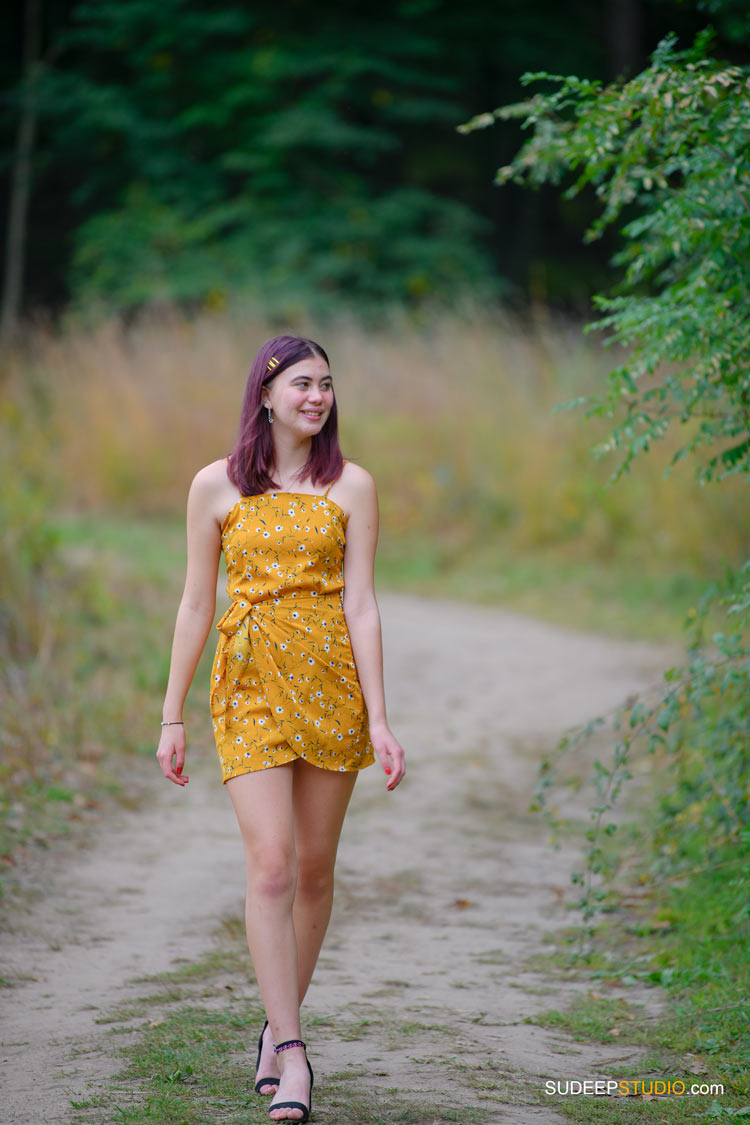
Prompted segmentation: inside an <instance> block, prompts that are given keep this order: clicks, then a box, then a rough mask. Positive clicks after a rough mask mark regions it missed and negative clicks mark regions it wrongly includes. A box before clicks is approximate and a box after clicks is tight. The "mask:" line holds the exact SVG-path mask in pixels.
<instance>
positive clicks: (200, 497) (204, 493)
mask: <svg viewBox="0 0 750 1125" xmlns="http://www.w3.org/2000/svg"><path fill="white" fill-rule="evenodd" d="M236 491H237V490H236V489H235V488H234V486H233V485H232V482H231V481H230V480H229V477H228V476H227V462H226V459H225V458H224V457H222V458H221V459H220V460H218V461H212V462H211V464H210V465H204V466H203V468H202V469H199V470H198V472H197V473H196V474H195V476H194V477H193V481H192V484H191V485H190V497H189V503H190V504H192V505H193V506H195V507H197V508H199V509H200V510H201V511H203V512H205V513H206V514H207V515H211V516H213V517H214V518H215V519H216V520H217V521H218V522H221V520H222V519H223V516H224V515H225V514H226V510H227V509H228V508H229V507H231V504H232V502H233V496H234V495H235V494H236Z"/></svg>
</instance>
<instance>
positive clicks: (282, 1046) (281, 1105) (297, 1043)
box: [268, 1039, 315, 1125]
mask: <svg viewBox="0 0 750 1125" xmlns="http://www.w3.org/2000/svg"><path fill="white" fill-rule="evenodd" d="M290 1047H301V1048H302V1050H303V1051H304V1052H305V1062H306V1063H307V1069H308V1070H309V1071H310V1104H309V1105H305V1104H304V1102H276V1104H275V1105H272V1106H271V1107H270V1109H269V1111H268V1112H269V1114H270V1112H271V1110H272V1109H299V1110H301V1111H302V1116H301V1117H272V1118H271V1120H272V1121H294V1122H295V1123H296V1125H304V1122H305V1121H309V1120H310V1111H311V1110H312V1091H313V1082H314V1081H315V1076H314V1074H313V1069H312V1067H311V1066H310V1060H309V1059H308V1057H307V1047H306V1046H305V1044H304V1043H303V1042H302V1040H301V1039H287V1040H286V1042H285V1043H277V1044H276V1046H275V1047H274V1053H275V1054H278V1053H279V1051H288V1050H289V1048H290Z"/></svg>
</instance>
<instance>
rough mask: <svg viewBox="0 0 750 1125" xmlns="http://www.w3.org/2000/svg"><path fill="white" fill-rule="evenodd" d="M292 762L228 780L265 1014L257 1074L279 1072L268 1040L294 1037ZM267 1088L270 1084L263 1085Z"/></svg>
mask: <svg viewBox="0 0 750 1125" xmlns="http://www.w3.org/2000/svg"><path fill="white" fill-rule="evenodd" d="M292 776H293V775H292V763H290V764H288V765H285V766H274V767H272V768H270V769H266V770H258V771H257V772H254V773H251V774H241V775H240V776H239V777H235V778H232V780H231V781H228V782H227V789H228V790H229V795H230V797H231V799H232V804H233V805H234V810H235V813H236V814H237V820H238V823H239V826H240V832H241V833H242V842H243V844H244V848H245V865H246V868H247V896H246V900H245V927H246V930H247V944H248V948H249V950H250V956H251V958H252V962H253V967H254V969H255V975H256V978H257V980H258V987H259V988H260V993H261V997H262V999H263V1004H264V1007H265V1009H266V1012H268V1013H269V1014H271V1015H272V1017H273V1018H272V1019H271V1018H269V1024H270V1034H269V1031H266V1034H265V1036H264V1052H263V1056H262V1058H261V1065H260V1070H259V1076H260V1077H266V1076H270V1075H276V1076H278V1075H279V1073H280V1072H279V1065H278V1062H277V1060H276V1056H275V1055H274V1054H273V1043H274V1042H276V1043H281V1042H283V1041H284V1040H285V1039H298V1038H299V1036H300V1027H299V981H298V977H297V941H296V937H295V934H294V925H293V921H292V902H293V899H294V890H295V886H296V877H297V870H296V856H295V850H294V819H293V818H294V813H293V805H292ZM263 1089H264V1090H265V1091H266V1092H267V1093H272V1092H273V1090H274V1088H273V1087H272V1086H267V1087H263Z"/></svg>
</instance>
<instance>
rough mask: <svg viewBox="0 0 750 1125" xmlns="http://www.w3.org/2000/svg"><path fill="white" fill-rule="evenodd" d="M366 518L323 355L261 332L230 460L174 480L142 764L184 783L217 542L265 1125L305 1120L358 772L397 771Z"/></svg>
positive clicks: (215, 711) (221, 674) (229, 757)
mask: <svg viewBox="0 0 750 1125" xmlns="http://www.w3.org/2000/svg"><path fill="white" fill-rule="evenodd" d="M377 527H378V508H377V497H376V493H375V486H374V483H373V480H372V477H371V476H370V474H369V473H367V472H366V471H365V470H364V469H363V468H360V466H358V465H355V464H353V463H352V462H345V461H344V460H343V458H342V456H341V451H340V449H339V444H338V437H337V412H336V399H335V396H334V391H333V381H332V378H331V372H330V370H329V365H328V357H327V356H326V353H325V352H324V351H323V349H322V348H321V347H320V345H319V344H316V343H314V342H313V341H312V340H306V339H304V338H301V337H294V336H277V337H275V338H274V339H272V340H269V341H267V343H265V344H264V345H263V347H262V348H261V349H260V351H259V352H258V355H257V356H256V358H255V360H254V362H253V365H252V368H251V371H250V375H249V378H248V381H247V387H246V390H245V398H244V402H243V407H242V415H241V419H240V427H239V436H238V439H237V443H236V445H235V447H234V449H233V450H232V453H231V454H230V455H229V457H228V458H225V459H223V460H221V461H215V462H213V464H211V465H207V466H206V467H205V468H204V469H201V470H200V472H199V473H198V474H197V475H196V477H195V479H194V481H193V483H192V486H191V488H190V494H189V497H188V508H187V541H188V563H187V576H186V579H185V590H184V593H183V595H182V601H181V602H180V608H179V611H178V613H177V622H176V625H175V632H174V641H173V645H172V662H171V668H170V674H169V683H168V686H167V692H166V697H165V701H164V714H163V720H164V721H163V723H162V736H161V740H160V743H159V749H158V751H157V758H158V760H159V764H160V766H161V769H162V772H163V773H164V776H165V777H166V778H168V779H169V780H170V781H172V782H174V783H175V784H176V785H186V784H187V783H188V777H187V775H186V774H184V773H183V768H184V763H185V733H184V726H183V724H182V708H183V704H184V701H185V697H186V695H187V692H188V688H189V686H190V683H191V681H192V678H193V675H194V673H195V669H196V666H197V664H198V659H199V657H200V654H201V652H202V650H203V646H204V644H205V641H206V638H207V636H208V633H209V630H210V628H211V623H212V621H213V618H214V612H215V607H216V582H217V573H218V565H219V557H220V554H221V551H222V550H223V551H224V555H225V559H226V564H227V592H228V594H229V596H230V598H231V599H232V604H231V606H230V608H229V610H228V611H227V613H225V615H224V616H223V617H222V619H221V621H220V622H219V624H218V629H219V630H220V632H221V635H220V638H219V643H218V647H217V650H216V657H215V660H214V666H213V671H212V676H211V714H212V716H213V721H214V731H215V735H216V745H217V749H218V753H219V760H220V763H221V769H222V775H223V779H224V781H225V782H226V784H227V789H228V791H229V795H230V797H231V799H232V803H233V805H234V809H235V812H236V814H237V820H238V821H239V826H240V831H241V833H242V838H243V842H244V847H245V859H246V866H247V903H246V914H245V918H246V925H247V940H248V946H249V949H250V954H251V957H252V961H253V965H254V968H255V974H256V977H257V980H258V985H259V988H260V993H261V996H262V999H263V1004H264V1007H265V1010H266V1014H267V1017H268V1018H267V1020H266V1023H265V1025H264V1027H263V1030H262V1032H261V1035H260V1039H259V1041H258V1060H257V1064H256V1085H255V1089H256V1090H257V1091H258V1093H261V1094H273V1095H275V1097H274V1099H273V1101H272V1102H271V1104H270V1109H269V1116H270V1117H271V1119H272V1120H274V1121H307V1120H308V1117H309V1113H310V1106H311V1102H312V1085H313V1072H312V1069H311V1067H310V1064H309V1062H308V1061H307V1055H306V1050H305V1044H304V1042H303V1041H302V1039H301V1028H300V1014H299V1009H300V1004H301V1003H302V1000H303V998H304V996H305V993H306V991H307V987H308V985H309V983H310V979H311V977H312V974H313V970H314V968H315V964H316V962H317V959H318V954H319V952H320V948H321V945H322V942H323V937H324V935H325V932H326V928H327V926H328V920H329V917H330V913H331V905H332V901H333V870H334V863H335V859H336V849H337V846H338V840H339V834H340V832H341V826H342V823H343V819H344V814H345V812H346V809H347V805H348V803H349V798H350V797H351V795H352V790H353V789H354V783H355V781H356V778H357V772H358V770H360V769H363V768H364V767H365V766H368V765H370V764H371V763H372V762H373V761H374V760H375V758H377V760H378V762H379V763H380V765H381V767H382V769H383V771H384V773H385V774H386V778H387V780H386V789H387V790H389V791H392V790H394V789H395V788H396V786H397V785H398V783H399V782H400V781H401V779H402V777H403V776H404V752H403V750H402V748H401V746H400V745H399V743H398V742H397V740H396V739H395V738H394V736H393V734H392V733H391V731H390V730H389V728H388V724H387V721H386V713H385V701H384V695H383V671H382V648H381V634H380V617H379V613H378V606H377V602H376V600H375V593H374V589H373V560H374V555H375V544H376V540H377ZM274 1044H275V1046H274Z"/></svg>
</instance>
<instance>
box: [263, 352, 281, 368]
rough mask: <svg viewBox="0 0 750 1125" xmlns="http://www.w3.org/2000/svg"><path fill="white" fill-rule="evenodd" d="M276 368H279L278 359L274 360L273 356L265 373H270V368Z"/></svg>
mask: <svg viewBox="0 0 750 1125" xmlns="http://www.w3.org/2000/svg"><path fill="white" fill-rule="evenodd" d="M278 366H279V361H278V359H277V358H276V356H275V355H272V356H271V358H270V359H269V361H268V366H267V367H266V371H270V370H271V368H272V367H278Z"/></svg>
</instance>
